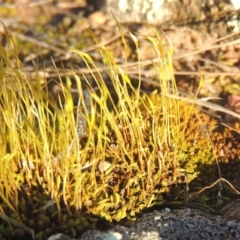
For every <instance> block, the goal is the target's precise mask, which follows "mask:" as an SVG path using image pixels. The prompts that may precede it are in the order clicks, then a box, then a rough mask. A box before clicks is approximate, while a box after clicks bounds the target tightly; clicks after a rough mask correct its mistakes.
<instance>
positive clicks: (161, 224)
mask: <svg viewBox="0 0 240 240" xmlns="http://www.w3.org/2000/svg"><path fill="white" fill-rule="evenodd" d="M120 239H121V240H130V239H131V240H135V239H136V240H160V239H164V240H185V239H186V240H200V239H201V240H202V239H204V240H208V239H211V240H213V239H216V240H225V239H226V240H227V239H228V240H231V239H240V224H239V223H238V222H237V221H236V220H231V221H228V220H226V219H225V218H223V217H222V216H212V215H208V214H206V213H203V212H201V211H198V210H193V209H184V210H170V209H169V208H166V209H164V210H162V211H156V210H155V211H153V212H151V213H146V214H144V215H143V216H142V217H141V218H140V219H138V220H137V222H136V224H135V226H134V227H131V228H126V227H123V226H120V225H116V226H115V227H114V228H113V229H111V231H108V232H100V231H97V230H94V231H92V230H89V231H87V232H85V233H84V234H83V235H82V236H81V238H79V239H77V240H120Z"/></svg>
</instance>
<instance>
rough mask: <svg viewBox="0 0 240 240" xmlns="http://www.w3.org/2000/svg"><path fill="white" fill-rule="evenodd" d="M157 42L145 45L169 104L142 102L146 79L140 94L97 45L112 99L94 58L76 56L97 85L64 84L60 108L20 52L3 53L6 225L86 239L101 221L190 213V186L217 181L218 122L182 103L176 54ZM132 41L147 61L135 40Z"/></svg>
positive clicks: (79, 80) (80, 79)
mask: <svg viewBox="0 0 240 240" xmlns="http://www.w3.org/2000/svg"><path fill="white" fill-rule="evenodd" d="M119 28H120V26H119ZM120 32H121V28H120ZM153 33H154V34H155V35H154V34H153V35H154V37H146V39H147V40H148V41H150V43H151V44H152V48H153V50H154V51H155V52H156V56H157V58H156V59H155V61H154V62H153V64H152V68H153V69H154V70H155V71H156V74H157V75H158V82H156V85H158V87H159V89H161V94H156V93H155V94H154V93H153V94H150V95H147V94H142V93H141V88H140V86H141V79H139V82H137V83H134V84H133V83H132V81H131V79H130V76H129V75H128V74H127V70H126V69H124V68H123V66H119V65H118V64H116V61H115V58H114V55H113V53H112V52H111V51H109V50H108V49H107V48H106V47H105V46H104V45H102V44H101V43H100V42H98V41H97V40H96V42H97V46H98V50H99V53H100V54H101V55H102V58H103V63H104V65H105V68H106V69H107V74H108V77H109V79H110V82H111V89H113V91H110V90H109V87H108V86H107V84H106V81H105V79H104V78H103V77H102V75H101V74H100V72H99V69H98V67H97V66H96V65H95V63H94V61H93V60H92V58H91V57H90V55H88V54H86V53H83V52H80V51H78V50H74V52H75V53H76V54H78V56H79V58H81V59H82V60H83V61H84V64H85V65H86V66H87V67H88V68H89V70H90V73H91V79H88V78H87V77H86V76H85V75H81V76H79V75H77V74H73V76H72V79H73V80H72V81H71V80H70V79H69V78H67V77H66V79H65V81H63V80H62V79H61V78H60V77H59V80H58V81H56V84H57V85H58V88H59V89H60V90H59V91H60V94H59V95H57V97H56V98H52V97H51V94H49V91H48V84H49V83H48V81H47V79H44V78H41V77H40V76H36V78H35V79H34V80H32V79H30V78H28V77H27V75H26V74H25V73H24V70H23V68H22V65H21V63H20V61H19V58H18V55H17V52H16V49H12V48H11V46H8V47H9V49H5V48H3V47H0V48H1V51H0V54H1V57H2V60H1V62H0V71H1V72H0V75H1V76H2V78H3V86H2V88H1V90H0V118H1V120H2V122H3V126H2V128H1V130H0V131H1V134H0V142H1V151H0V161H1V166H2V168H1V169H0V178H1V179H2V182H1V184H0V200H1V208H0V211H1V218H2V219H4V220H7V221H8V222H9V223H10V224H11V225H13V226H14V227H16V226H17V227H19V226H20V228H22V229H24V231H25V232H26V233H28V234H30V235H31V234H32V231H31V229H33V230H34V232H35V237H36V239H39V240H40V239H44V238H45V237H46V236H48V235H50V234H52V233H55V232H59V231H60V232H62V233H65V234H69V235H71V236H72V237H78V236H79V235H80V234H81V233H82V231H84V230H86V229H87V228H95V227H96V221H97V220H99V219H102V218H104V219H106V220H108V221H110V222H111V221H120V220H121V219H124V218H132V219H134V218H135V216H136V214H137V213H140V212H141V211H142V210H143V209H145V208H149V207H152V206H154V205H156V204H158V205H161V204H164V203H166V202H169V201H176V200H178V201H180V202H181V203H182V204H183V202H184V199H185V197H186V195H187V194H188V193H189V190H188V189H187V186H188V185H189V186H190V190H191V188H192V190H193V191H196V190H199V188H200V187H201V186H202V181H211V180H212V179H210V180H209V176H207V178H206V179H204V177H205V176H203V175H202V171H207V173H208V174H212V171H213V170H212V168H211V167H209V169H208V166H213V165H214V166H215V160H216V159H215V155H214V152H213V150H214V149H213V145H212V141H211V139H210V137H209V136H210V135H211V133H212V131H213V130H214V128H215V127H216V122H215V121H212V120H210V119H209V118H208V117H207V116H206V115H203V114H201V113H200V112H199V111H198V110H197V108H196V107H195V106H194V105H193V104H187V103H185V102H183V101H181V100H179V98H178V91H177V89H176V84H175V80H174V77H173V70H172V63H171V56H172V48H171V45H170V43H169V41H168V39H167V38H163V37H162V36H161V35H160V34H159V33H158V32H157V31H156V30H155V29H153ZM129 36H130V38H132V40H133V42H134V43H135V44H136V50H137V52H138V50H139V49H138V41H137V38H136V36H134V35H133V34H132V33H129ZM122 39H123V44H126V42H125V41H124V36H122ZM138 60H139V76H140V71H141V59H140V56H139V59H138ZM56 71H57V69H56ZM73 81H74V84H75V86H76V88H75V89H74V90H77V92H78V93H77V97H78V99H79V101H77V104H75V105H74V99H73V96H72V84H73ZM82 85H86V86H87V90H85V89H83V87H82ZM86 91H87V92H86ZM85 93H88V94H87V95H86V94H85ZM170 95H174V96H175V98H172V97H170ZM87 98H89V99H88V100H87ZM56 99H57V101H56ZM115 99H118V101H117V103H116V101H115ZM76 115H77V116H78V118H76ZM79 121H80V123H81V124H82V125H81V124H80V125H81V126H83V128H84V129H82V130H81V131H78V126H79ZM83 123H84V124H83ZM82 133H84V134H82ZM199 176H201V178H199ZM196 179H200V180H199V181H200V182H198V180H196ZM87 213H88V214H89V213H90V214H94V217H92V215H88V214H87ZM16 221H18V222H19V224H16ZM21 222H22V223H24V225H23V224H20V223H21ZM26 226H27V227H26Z"/></svg>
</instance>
